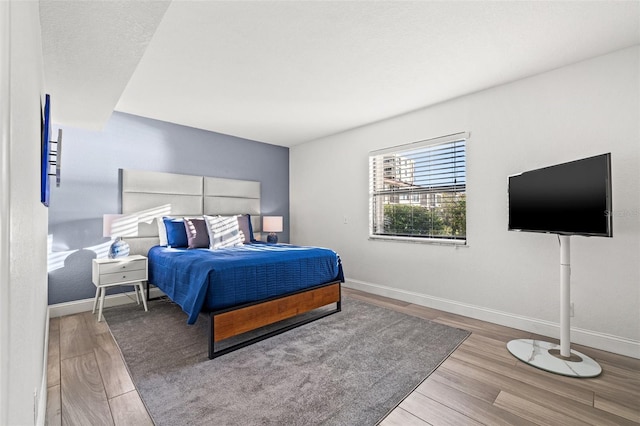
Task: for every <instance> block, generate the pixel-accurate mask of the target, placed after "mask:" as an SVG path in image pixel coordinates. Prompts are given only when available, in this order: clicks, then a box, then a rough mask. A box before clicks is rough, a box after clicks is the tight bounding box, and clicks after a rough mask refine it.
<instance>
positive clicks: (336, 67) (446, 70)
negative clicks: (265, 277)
mask: <svg viewBox="0 0 640 426" xmlns="http://www.w3.org/2000/svg"><path fill="white" fill-rule="evenodd" d="M40 3H41V20H42V37H43V46H44V59H45V87H46V90H47V92H48V93H51V94H52V99H53V102H55V103H54V104H53V108H52V111H53V114H54V115H53V119H54V121H56V122H57V123H60V124H61V125H65V124H66V125H72V126H80V127H88V128H94V129H95V128H102V127H103V126H104V125H105V124H106V122H107V120H108V118H109V116H110V114H111V112H112V111H113V110H114V109H115V110H117V111H123V112H127V113H130V114H135V115H139V116H143V117H150V118H155V119H158V120H163V121H168V122H172V123H178V124H183V125H187V126H192V127H197V128H201V129H207V130H211V131H215V132H220V133H226V134H230V135H235V136H239V137H243V138H247V139H253V140H257V141H262V142H267V143H271V144H276V145H283V146H293V145H295V144H298V143H303V142H307V141H310V140H314V139H317V138H320V137H323V136H327V135H330V134H334V133H338V132H341V131H344V130H347V129H350V128H354V127H358V126H361V125H364V124H367V123H371V122H374V121H378V120H381V119H384V118H388V117H391V116H395V115H399V114H402V113H405V112H408V111H412V110H415V109H419V108H421V107H425V106H428V105H433V104H435V103H438V102H442V101H444V100H447V99H451V98H455V97H457V96H461V95H465V94H468V93H472V92H476V91H479V90H482V89H486V88H489V87H492V86H496V85H500V84H504V83H507V82H510V81H514V80H517V79H521V78H523V77H527V76H530V75H534V74H537V73H540V72H544V71H547V70H550V69H554V68H558V67H561V66H564V65H568V64H571V63H575V62H578V61H581V60H583V59H587V58H591V57H594V56H598V55H601V54H604V53H608V52H612V51H615V50H618V49H621V48H625V47H629V46H632V45H636V44H640V1H617V2H614V1H590V2H580V1H513V2H490V1H470V2H463V1H433V2H432V1H390V2H383V1H353V2H351V1H310V2H300V1H297V2H296V1H252V2H251V1H179V0H174V1H173V2H170V4H169V3H168V2H161V1H146V2H145V1H126V2H125V1H102V2H86V1H66V0H40Z"/></svg>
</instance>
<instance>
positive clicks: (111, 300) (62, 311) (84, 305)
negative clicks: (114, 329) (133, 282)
mask: <svg viewBox="0 0 640 426" xmlns="http://www.w3.org/2000/svg"><path fill="white" fill-rule="evenodd" d="M160 296H164V293H163V292H162V291H160V289H158V288H155V287H154V288H151V289H150V290H149V297H151V298H154V297H160ZM93 300H94V299H93V298H91V299H83V300H74V301H73V302H64V303H56V304H55V305H49V315H50V317H51V318H56V317H62V316H65V315H73V314H78V313H80V312H88V311H92V310H93ZM135 302H136V294H135V293H134V292H132V291H131V292H126V293H117V294H112V295H110V296H107V297H105V298H104V307H105V308H106V307H109V306H118V305H125V304H127V303H135Z"/></svg>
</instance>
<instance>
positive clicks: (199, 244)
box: [184, 217, 209, 249]
mask: <svg viewBox="0 0 640 426" xmlns="http://www.w3.org/2000/svg"><path fill="white" fill-rule="evenodd" d="M184 227H185V230H186V232H187V246H188V247H189V248H190V249H193V248H208V247H209V231H208V229H207V223H206V222H205V220H204V219H188V218H186V217H185V218H184Z"/></svg>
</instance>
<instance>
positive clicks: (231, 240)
mask: <svg viewBox="0 0 640 426" xmlns="http://www.w3.org/2000/svg"><path fill="white" fill-rule="evenodd" d="M204 218H205V220H206V221H207V231H208V232H209V248H210V249H219V248H225V247H236V246H241V245H242V244H243V243H244V233H243V232H242V231H240V227H239V226H238V219H237V218H236V217H235V216H207V215H205V216H204Z"/></svg>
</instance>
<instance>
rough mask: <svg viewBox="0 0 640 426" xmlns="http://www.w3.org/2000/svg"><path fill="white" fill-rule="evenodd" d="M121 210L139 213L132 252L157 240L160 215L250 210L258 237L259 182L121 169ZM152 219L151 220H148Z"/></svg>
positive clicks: (143, 249) (143, 250)
mask: <svg viewBox="0 0 640 426" xmlns="http://www.w3.org/2000/svg"><path fill="white" fill-rule="evenodd" d="M121 195H122V213H124V214H136V215H138V216H139V217H140V223H139V225H138V237H133V238H132V237H128V238H127V242H128V243H129V245H130V248H131V253H132V254H143V255H146V254H147V252H148V251H149V249H150V248H151V247H153V246H154V245H157V244H158V241H159V240H158V226H157V224H156V220H157V218H158V217H161V216H201V215H202V214H208V215H216V214H221V215H233V214H246V213H248V214H250V215H251V223H252V225H253V229H254V235H255V236H256V237H257V238H259V236H260V234H259V232H260V230H261V229H262V228H261V220H260V182H256V181H247V180H237V179H224V178H214V177H205V176H192V175H182V174H175V173H163V172H150V171H142V170H122V192H121ZM149 222H150V223H149Z"/></svg>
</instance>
